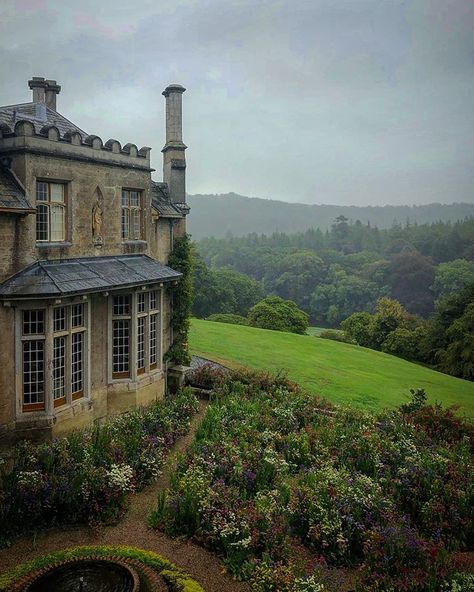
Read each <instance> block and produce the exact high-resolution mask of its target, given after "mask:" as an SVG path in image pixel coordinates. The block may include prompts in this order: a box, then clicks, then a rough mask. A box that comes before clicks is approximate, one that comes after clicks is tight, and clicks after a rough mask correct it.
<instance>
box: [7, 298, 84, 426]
mask: <svg viewBox="0 0 474 592" xmlns="http://www.w3.org/2000/svg"><path fill="white" fill-rule="evenodd" d="M75 305H82V307H83V315H84V316H83V324H82V325H81V326H79V327H72V321H71V314H72V308H73V306H75ZM59 308H65V309H66V326H65V327H64V328H61V330H58V331H54V311H55V310H56V309H59ZM28 310H44V333H43V334H41V335H33V334H32V335H23V313H24V311H28ZM77 333H82V335H83V356H82V385H83V389H82V391H80V392H79V393H72V339H73V338H72V336H73V335H74V334H77ZM61 337H64V338H65V360H64V361H65V365H64V381H65V395H64V396H63V397H60V398H58V399H54V386H55V385H54V370H55V368H54V342H55V339H56V338H61ZM35 339H42V340H43V341H44V363H43V364H44V405H42V407H41V408H39V406H38V405H34V404H32V405H31V404H30V405H28V404H25V403H24V395H23V371H24V368H23V343H24V342H25V341H31V340H35ZM15 341H16V346H15V367H16V384H15V386H16V392H17V398H16V411H17V417H26V416H27V417H31V416H36V415H53V414H55V413H57V412H60V411H61V410H63V409H66V408H68V407H70V406H72V405H74V404H76V402H77V403H80V402H81V401H83V400H84V399H89V398H90V347H89V342H90V302H89V300H88V299H87V298H84V297H82V298H80V299H79V298H75V299H68V300H57V301H51V302H49V301H46V302H45V301H44V300H43V301H37V300H35V301H33V300H32V301H28V302H21V303H18V304H17V306H16V311H15ZM78 394H79V396H77V395H78Z"/></svg>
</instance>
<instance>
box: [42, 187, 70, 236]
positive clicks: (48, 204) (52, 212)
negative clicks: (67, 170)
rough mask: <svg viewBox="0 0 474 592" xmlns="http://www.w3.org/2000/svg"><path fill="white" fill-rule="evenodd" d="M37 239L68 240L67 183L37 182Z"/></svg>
mask: <svg viewBox="0 0 474 592" xmlns="http://www.w3.org/2000/svg"><path fill="white" fill-rule="evenodd" d="M36 240H37V241H40V242H41V241H43V242H62V241H64V240H66V185H65V184H64V183H48V182H46V181H37V183H36Z"/></svg>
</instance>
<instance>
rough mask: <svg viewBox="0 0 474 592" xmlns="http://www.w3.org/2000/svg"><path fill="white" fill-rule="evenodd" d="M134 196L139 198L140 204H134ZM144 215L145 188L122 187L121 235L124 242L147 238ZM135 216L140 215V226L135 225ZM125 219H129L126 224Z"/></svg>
mask: <svg viewBox="0 0 474 592" xmlns="http://www.w3.org/2000/svg"><path fill="white" fill-rule="evenodd" d="M134 197H136V198H137V202H138V205H134V204H133V202H132V198H134ZM125 199H126V203H125ZM144 216H145V215H144V192H143V190H142V189H131V188H129V187H122V193H121V197H120V236H121V239H122V241H123V242H127V241H144V240H145V217H144ZM135 217H138V228H136V227H135ZM124 220H126V221H127V222H126V224H124ZM137 231H138V232H137Z"/></svg>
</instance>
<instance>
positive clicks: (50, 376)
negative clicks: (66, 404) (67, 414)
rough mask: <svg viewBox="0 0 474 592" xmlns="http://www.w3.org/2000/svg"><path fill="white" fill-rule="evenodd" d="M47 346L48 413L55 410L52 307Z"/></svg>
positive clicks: (47, 320) (47, 313) (47, 322)
mask: <svg viewBox="0 0 474 592" xmlns="http://www.w3.org/2000/svg"><path fill="white" fill-rule="evenodd" d="M44 329H45V330H44V334H45V344H44V408H45V411H46V413H52V412H53V410H54V400H53V385H54V381H53V372H54V365H53V353H54V352H53V339H54V338H53V308H52V306H51V305H49V306H47V307H46V311H45V328H44Z"/></svg>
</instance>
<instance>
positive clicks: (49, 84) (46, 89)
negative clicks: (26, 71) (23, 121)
mask: <svg viewBox="0 0 474 592" xmlns="http://www.w3.org/2000/svg"><path fill="white" fill-rule="evenodd" d="M28 86H29V87H30V88H31V90H32V91H33V102H34V103H46V106H47V107H49V108H50V109H53V110H54V111H56V95H58V94H59V93H60V91H61V87H60V86H59V84H57V82H56V80H45V79H44V78H41V77H40V76H33V78H32V79H31V80H28Z"/></svg>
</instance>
